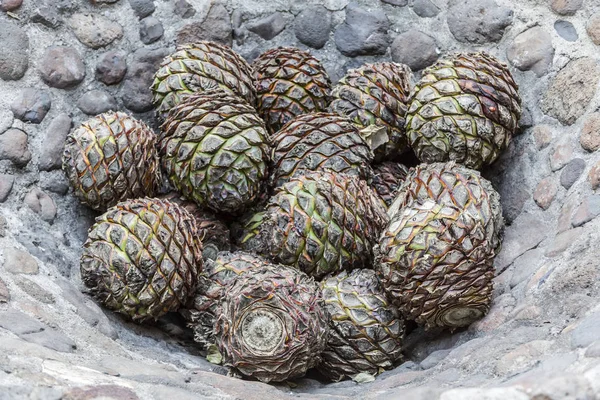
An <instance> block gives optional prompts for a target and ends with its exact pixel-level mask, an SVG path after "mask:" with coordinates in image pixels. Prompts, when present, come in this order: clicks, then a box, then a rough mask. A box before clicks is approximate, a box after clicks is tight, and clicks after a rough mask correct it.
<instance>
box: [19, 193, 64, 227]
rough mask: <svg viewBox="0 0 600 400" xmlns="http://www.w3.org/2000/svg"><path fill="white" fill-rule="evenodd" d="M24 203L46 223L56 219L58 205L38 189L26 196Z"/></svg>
mask: <svg viewBox="0 0 600 400" xmlns="http://www.w3.org/2000/svg"><path fill="white" fill-rule="evenodd" d="M23 201H24V203H25V204H26V205H27V206H28V207H29V208H31V210H33V212H35V213H36V214H39V216H40V217H41V218H42V219H43V220H44V221H46V222H52V221H54V218H56V204H54V200H52V197H50V196H48V195H47V194H46V193H45V192H43V191H41V190H40V189H38V188H35V187H34V188H33V189H31V190H30V191H29V193H27V194H26V195H25V199H24V200H23Z"/></svg>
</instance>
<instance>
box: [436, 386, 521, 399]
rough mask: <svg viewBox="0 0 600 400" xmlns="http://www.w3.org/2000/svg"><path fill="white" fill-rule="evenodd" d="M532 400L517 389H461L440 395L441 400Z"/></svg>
mask: <svg viewBox="0 0 600 400" xmlns="http://www.w3.org/2000/svg"><path fill="white" fill-rule="evenodd" d="M500 399H502V400H530V397H529V396H527V395H526V394H525V393H523V392H522V391H520V390H518V389H516V388H512V387H511V388H485V389H484V388H481V389H480V388H464V389H463V388H459V389H450V390H448V391H446V392H444V393H442V394H441V395H440V399H439V400H500Z"/></svg>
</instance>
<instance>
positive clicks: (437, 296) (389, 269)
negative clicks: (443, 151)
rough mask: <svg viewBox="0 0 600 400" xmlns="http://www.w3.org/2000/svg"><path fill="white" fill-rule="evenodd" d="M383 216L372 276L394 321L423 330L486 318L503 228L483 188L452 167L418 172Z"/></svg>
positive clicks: (493, 197) (490, 193) (494, 198)
mask: <svg viewBox="0 0 600 400" xmlns="http://www.w3.org/2000/svg"><path fill="white" fill-rule="evenodd" d="M388 213H389V215H390V217H391V220H390V222H389V224H388V226H387V228H386V229H385V230H384V232H383V234H382V236H381V239H380V241H379V248H378V251H377V253H378V256H377V261H376V269H377V270H378V272H379V273H380V274H381V279H382V282H383V285H384V287H385V290H386V292H387V293H388V296H389V298H390V300H391V301H392V302H393V303H394V304H395V305H397V306H398V308H399V310H400V311H401V313H402V314H403V315H404V316H405V317H406V318H407V319H413V320H415V321H416V322H417V323H419V324H423V325H425V326H426V327H428V328H432V327H450V328H456V327H460V326H466V325H469V324H470V323H472V322H473V321H475V320H477V319H479V318H481V317H482V316H483V315H485V313H487V311H488V309H489V305H490V302H491V294H492V279H493V277H494V268H493V260H494V257H495V256H496V254H498V252H499V251H500V245H501V233H502V227H503V221H502V210H501V208H500V203H499V196H498V194H497V193H496V192H495V190H494V189H493V187H492V186H491V185H490V184H489V182H487V181H485V180H484V179H483V178H481V177H480V176H479V173H477V172H476V171H473V170H469V169H467V168H464V167H460V166H457V165H455V164H454V163H452V162H451V163H447V164H439V163H438V164H431V165H421V166H419V167H417V168H414V169H411V171H410V172H409V174H408V177H407V179H406V181H405V184H404V185H403V187H402V188H401V189H400V194H399V195H398V197H397V199H396V201H395V202H394V204H393V205H392V206H391V207H390V209H389V211H388Z"/></svg>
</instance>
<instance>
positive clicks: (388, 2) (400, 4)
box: [381, 0, 408, 7]
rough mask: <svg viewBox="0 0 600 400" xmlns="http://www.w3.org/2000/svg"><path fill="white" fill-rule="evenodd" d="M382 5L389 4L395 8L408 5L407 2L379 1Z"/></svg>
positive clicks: (405, 0) (397, 0)
mask: <svg viewBox="0 0 600 400" xmlns="http://www.w3.org/2000/svg"><path fill="white" fill-rule="evenodd" d="M381 1H382V2H383V3H386V4H391V5H393V6H397V7H404V6H406V5H407V4H408V0H381Z"/></svg>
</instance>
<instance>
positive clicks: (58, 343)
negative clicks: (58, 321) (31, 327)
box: [21, 329, 77, 353]
mask: <svg viewBox="0 0 600 400" xmlns="http://www.w3.org/2000/svg"><path fill="white" fill-rule="evenodd" d="M21 338H22V339H24V340H26V341H28V342H30V343H35V344H39V345H41V346H44V347H47V348H49V349H52V350H56V351H59V352H61V353H73V352H74V351H75V349H76V348H77V345H76V344H75V342H73V340H71V338H69V337H68V336H67V335H65V334H64V333H63V332H60V331H57V330H54V329H46V330H43V331H41V332H34V333H29V334H27V335H23V336H21Z"/></svg>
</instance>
